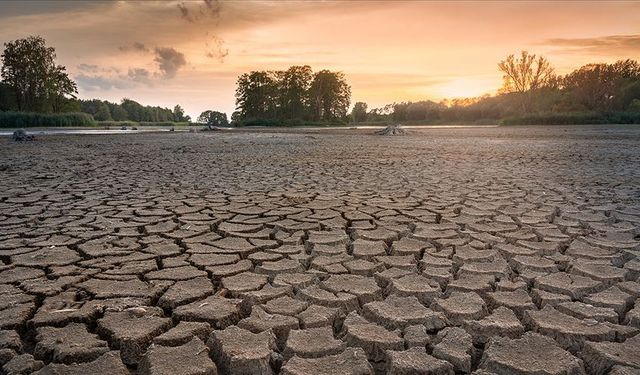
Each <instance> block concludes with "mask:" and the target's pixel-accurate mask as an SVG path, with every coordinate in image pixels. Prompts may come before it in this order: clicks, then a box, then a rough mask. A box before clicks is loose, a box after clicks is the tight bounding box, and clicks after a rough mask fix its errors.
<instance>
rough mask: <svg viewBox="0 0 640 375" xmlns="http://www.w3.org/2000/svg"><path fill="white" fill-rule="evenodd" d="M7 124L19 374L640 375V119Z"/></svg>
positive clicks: (2, 256) (2, 271) (3, 262)
mask: <svg viewBox="0 0 640 375" xmlns="http://www.w3.org/2000/svg"><path fill="white" fill-rule="evenodd" d="M371 133H372V131H371V130H346V129H345V130H335V129H333V130H313V129H308V130H273V131H272V130H268V129H262V130H252V131H242V130H238V131H218V132H206V133H205V132H199V133H179V132H172V133H168V132H167V133H162V134H160V133H158V134H126V135H66V136H40V137H37V138H36V140H35V141H33V142H27V143H14V142H12V141H10V140H9V138H2V139H0V290H1V292H0V329H1V331H0V367H2V371H3V372H4V373H6V374H27V373H31V372H36V373H39V374H181V375H192V374H194V375H195V374H216V373H218V374H278V373H279V374H312V375H320V374H372V373H377V374H385V373H389V374H454V373H471V372H474V373H475V374H482V375H488V374H536V375H540V374H567V375H570V374H607V373H611V374H619V375H620V374H638V373H639V372H640V334H639V333H640V305H639V304H638V303H637V301H638V296H640V284H639V283H638V279H639V276H640V229H639V228H640V127H622V126H610V127H605V126H573V127H555V126H554V127H507V128H505V127H499V128H477V129H474V128H458V129H422V130H414V131H412V132H411V134H409V135H407V136H398V137H385V136H375V135H370V134H371Z"/></svg>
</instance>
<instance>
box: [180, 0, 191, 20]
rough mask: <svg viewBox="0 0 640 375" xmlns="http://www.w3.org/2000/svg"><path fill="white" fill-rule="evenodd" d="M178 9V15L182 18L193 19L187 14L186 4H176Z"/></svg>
mask: <svg viewBox="0 0 640 375" xmlns="http://www.w3.org/2000/svg"><path fill="white" fill-rule="evenodd" d="M178 9H179V10H180V15H181V16H182V18H184V19H185V20H187V21H189V22H193V21H194V20H193V17H191V15H190V14H189V8H187V6H186V5H184V3H180V4H178Z"/></svg>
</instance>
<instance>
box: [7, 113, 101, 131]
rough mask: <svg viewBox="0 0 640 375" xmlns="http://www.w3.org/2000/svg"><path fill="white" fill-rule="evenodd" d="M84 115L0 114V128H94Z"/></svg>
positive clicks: (91, 119) (93, 122) (93, 121)
mask: <svg viewBox="0 0 640 375" xmlns="http://www.w3.org/2000/svg"><path fill="white" fill-rule="evenodd" d="M94 125H96V122H95V120H94V119H93V117H91V115H89V114H86V113H48V114H45V113H35V112H0V128H26V127H62V126H94Z"/></svg>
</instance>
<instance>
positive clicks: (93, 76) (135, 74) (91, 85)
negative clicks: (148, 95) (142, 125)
mask: <svg viewBox="0 0 640 375" xmlns="http://www.w3.org/2000/svg"><path fill="white" fill-rule="evenodd" d="M78 70H80V71H81V73H80V74H77V75H75V77H74V78H75V80H76V82H77V83H78V86H79V87H80V88H81V89H84V90H87V91H98V90H103V91H106V90H112V89H117V90H125V89H132V88H135V87H138V86H141V85H144V86H149V87H151V86H153V83H154V82H153V78H154V74H152V73H151V72H150V71H148V70H147V69H144V68H129V70H128V71H127V73H126V74H124V73H123V74H120V73H119V69H115V68H109V67H107V68H104V67H100V66H98V65H93V64H80V65H78Z"/></svg>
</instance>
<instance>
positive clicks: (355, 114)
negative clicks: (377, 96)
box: [351, 102, 367, 122]
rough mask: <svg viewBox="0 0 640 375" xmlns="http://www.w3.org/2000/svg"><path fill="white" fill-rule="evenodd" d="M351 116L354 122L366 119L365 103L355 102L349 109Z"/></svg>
mask: <svg viewBox="0 0 640 375" xmlns="http://www.w3.org/2000/svg"><path fill="white" fill-rule="evenodd" d="M351 117H352V118H353V121H355V122H364V121H367V103H363V102H356V104H354V105H353V109H352V110H351Z"/></svg>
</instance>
